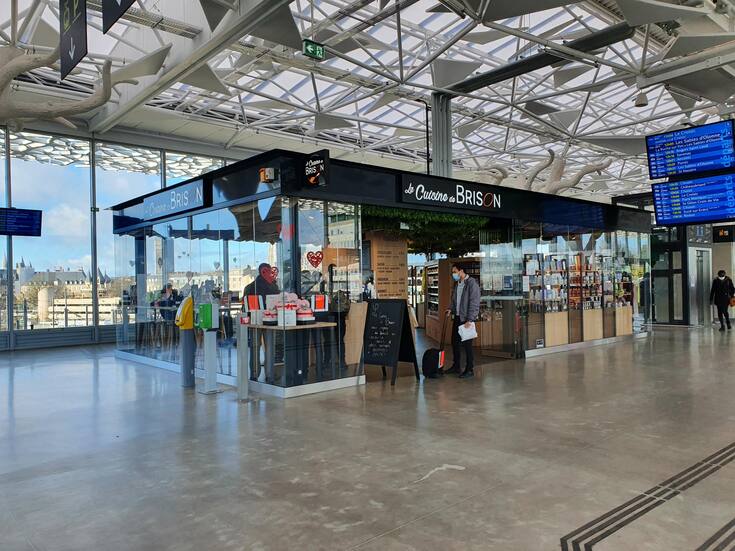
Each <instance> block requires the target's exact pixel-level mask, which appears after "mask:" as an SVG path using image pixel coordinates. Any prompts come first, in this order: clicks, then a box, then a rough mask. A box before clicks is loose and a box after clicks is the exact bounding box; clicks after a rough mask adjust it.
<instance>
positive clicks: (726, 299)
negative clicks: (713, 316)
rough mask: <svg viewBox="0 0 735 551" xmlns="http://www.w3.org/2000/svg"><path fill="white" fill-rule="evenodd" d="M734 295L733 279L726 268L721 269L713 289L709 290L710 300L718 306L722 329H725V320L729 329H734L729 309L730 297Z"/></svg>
mask: <svg viewBox="0 0 735 551" xmlns="http://www.w3.org/2000/svg"><path fill="white" fill-rule="evenodd" d="M733 296H735V285H733V283H732V279H730V278H729V277H727V275H726V274H725V270H720V271H719V272H717V278H716V279H715V280H714V281H713V282H712V289H711V290H710V292H709V300H710V302H711V303H712V304H714V305H715V306H717V318H718V319H719V320H720V331H724V330H725V322H727V329H728V330H730V329H732V326H731V325H730V316H729V315H728V313H727V309H728V307H729V306H730V299H731V298H732V297H733ZM723 318H724V319H723Z"/></svg>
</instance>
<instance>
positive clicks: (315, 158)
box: [304, 149, 329, 187]
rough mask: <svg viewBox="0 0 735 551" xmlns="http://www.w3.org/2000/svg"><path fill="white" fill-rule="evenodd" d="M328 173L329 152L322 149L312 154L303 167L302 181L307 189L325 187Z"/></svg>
mask: <svg viewBox="0 0 735 551" xmlns="http://www.w3.org/2000/svg"><path fill="white" fill-rule="evenodd" d="M328 173H329V150H328V149H323V150H321V151H317V152H316V153H312V154H311V155H310V156H309V157H308V158H307V159H306V163H305V165H304V181H305V182H306V186H307V187H323V186H326V185H327V175H328Z"/></svg>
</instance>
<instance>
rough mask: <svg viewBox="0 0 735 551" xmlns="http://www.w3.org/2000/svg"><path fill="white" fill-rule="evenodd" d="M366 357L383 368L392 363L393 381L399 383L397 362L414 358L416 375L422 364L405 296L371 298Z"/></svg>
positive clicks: (365, 349)
mask: <svg viewBox="0 0 735 551" xmlns="http://www.w3.org/2000/svg"><path fill="white" fill-rule="evenodd" d="M367 302H368V311H367V319H366V320H365V337H364V343H365V345H364V349H363V354H364V356H363V361H364V362H365V363H366V364H370V365H379V366H381V367H382V368H383V378H385V376H386V374H385V368H386V367H392V368H393V373H392V376H391V383H390V384H391V385H395V384H396V377H397V376H398V362H411V363H412V364H413V367H414V373H415V374H416V379H419V365H418V361H417V360H416V348H415V346H414V343H413V334H412V331H411V323H410V321H409V315H408V304H407V303H406V301H405V300H404V299H374V300H368V301H367Z"/></svg>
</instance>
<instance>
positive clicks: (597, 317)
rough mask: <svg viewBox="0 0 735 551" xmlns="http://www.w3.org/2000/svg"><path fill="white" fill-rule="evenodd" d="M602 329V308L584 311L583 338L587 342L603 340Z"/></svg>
mask: <svg viewBox="0 0 735 551" xmlns="http://www.w3.org/2000/svg"><path fill="white" fill-rule="evenodd" d="M602 329H603V327H602V308H596V309H591V310H582V336H583V338H584V341H585V342H587V341H596V340H598V339H601V338H602V335H603V330H602Z"/></svg>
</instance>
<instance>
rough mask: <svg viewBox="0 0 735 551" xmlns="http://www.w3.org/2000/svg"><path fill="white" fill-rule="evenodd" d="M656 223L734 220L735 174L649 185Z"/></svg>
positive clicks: (670, 223) (673, 223)
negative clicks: (651, 190) (651, 187)
mask: <svg viewBox="0 0 735 551" xmlns="http://www.w3.org/2000/svg"><path fill="white" fill-rule="evenodd" d="M653 207H654V209H655V211H656V223H657V224H661V225H675V224H696V223H699V222H718V221H724V220H734V219H735V174H722V175H719V176H709V177H705V178H697V179H694V180H682V181H680V182H667V183H663V184H653Z"/></svg>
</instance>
